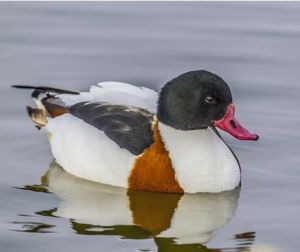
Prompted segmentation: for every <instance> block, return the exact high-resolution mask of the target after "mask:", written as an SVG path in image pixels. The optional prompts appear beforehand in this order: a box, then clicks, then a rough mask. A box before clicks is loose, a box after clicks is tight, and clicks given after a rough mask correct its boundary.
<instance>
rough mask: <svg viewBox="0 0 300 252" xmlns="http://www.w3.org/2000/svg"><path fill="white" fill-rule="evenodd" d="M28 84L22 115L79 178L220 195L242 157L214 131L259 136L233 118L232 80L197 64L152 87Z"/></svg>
mask: <svg viewBox="0 0 300 252" xmlns="http://www.w3.org/2000/svg"><path fill="white" fill-rule="evenodd" d="M13 87H15V88H23V89H33V91H32V94H31V96H32V98H33V100H34V102H35V103H36V107H35V108H32V107H29V106H27V113H28V115H29V117H30V118H31V119H32V121H33V122H34V123H35V124H36V127H37V128H38V129H41V130H42V131H43V132H46V133H47V134H48V139H49V142H50V146H51V151H52V154H53V156H54V159H55V160H56V162H57V163H58V164H59V165H60V166H61V167H63V169H64V170H65V171H67V172H68V173H70V174H72V175H74V176H77V177H80V178H82V179H86V180H90V181H94V182H98V183H102V184H106V185H111V186H116V187H123V188H128V189H132V190H142V191H152V192H164V193H198V192H208V193H218V192H222V191H228V190H233V189H234V188H236V187H237V186H239V185H240V182H241V168H240V164H239V161H238V159H237V157H236V155H235V154H234V152H233V151H232V149H231V148H230V147H229V146H228V144H226V142H225V141H224V140H223V138H222V136H221V135H220V133H219V132H218V130H217V128H218V129H221V130H223V131H225V132H227V133H229V134H230V135H232V136H233V137H235V138H237V139H239V140H258V135H256V134H253V133H251V132H249V131H248V130H247V129H246V128H244V127H243V126H242V125H241V124H240V123H239V121H238V120H237V119H236V118H235V116H234V114H235V106H234V104H233V101H232V100H233V99H232V94H231V90H230V87H229V85H228V84H227V83H226V82H225V81H224V80H223V79H222V78H221V77H220V76H218V75H216V74H214V73H212V72H209V71H206V70H195V71H189V72H186V73H183V74H181V75H179V76H177V77H176V78H174V79H172V80H170V81H168V82H167V83H166V84H165V85H164V86H163V87H162V88H161V90H160V92H156V91H154V90H152V89H149V88H146V87H142V86H135V85H131V84H128V83H123V82H116V81H107V82H101V83H98V84H97V85H93V86H91V88H90V90H89V92H77V91H70V90H63V89H58V88H53V87H47V86H30V85H15V86H13Z"/></svg>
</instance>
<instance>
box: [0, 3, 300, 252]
mask: <svg viewBox="0 0 300 252" xmlns="http://www.w3.org/2000/svg"><path fill="white" fill-rule="evenodd" d="M299 11H300V4H299V3H180V2H176V3H170V2H168V3H123V2H122V3H108V2H103V3H5V2H2V3H0V34H1V36H0V91H1V93H0V98H1V99H0V112H1V120H0V129H1V131H0V157H1V166H0V169H1V176H0V199H1V201H0V222H1V225H0V246H1V251H5V252H6V251H41V250H43V251H61V250H62V249H63V250H65V251H71V250H72V251H82V250H83V249H86V248H89V249H91V250H97V251H209V249H215V250H214V251H247V250H250V248H253V247H255V246H260V245H264V244H267V245H270V246H273V247H276V248H278V249H280V250H281V251H297V249H298V247H299V233H300V232H299V226H300V225H299V224H300V221H299V212H300V199H299V189H300V188H299V187H300V183H299V181H300V171H299V164H300V159H299V149H300V148H299V147H300V133H299V132H298V128H299V127H298V125H299V123H300V110H299V107H300V101H299V95H300V83H299V80H300V73H299V65H300V50H299V45H300V15H299ZM194 69H207V70H210V71H212V72H215V73H217V74H219V75H221V76H222V77H223V78H224V79H225V80H226V81H227V82H228V83H229V85H230V86H231V89H232V92H233V95H234V102H235V103H236V106H237V117H238V118H239V119H240V121H241V122H242V123H243V124H244V125H245V126H247V128H249V129H251V130H253V131H255V132H256V133H258V134H259V135H260V137H261V138H260V141H258V142H240V141H237V140H235V139H232V138H231V137H229V136H227V135H224V138H225V139H226V141H227V142H228V143H229V144H230V146H232V148H233V150H234V151H235V153H236V154H237V156H238V157H239V159H240V162H241V164H242V171H243V178H242V181H243V183H242V187H241V189H240V191H234V192H229V193H227V194H226V193H225V194H220V195H215V196H210V195H201V194H200V195H195V196H193V197H192V196H189V195H183V196H170V197H166V196H165V195H158V196H155V197H154V196H153V197H152V196H151V194H150V196H149V194H147V193H141V194H139V193H132V192H126V191H122V190H121V191H118V190H112V189H111V188H106V187H105V186H104V187H103V186H101V185H97V184H93V183H88V182H86V181H81V180H80V181H77V179H76V178H74V177H72V176H69V175H68V174H66V173H64V172H63V171H62V170H61V168H59V167H57V166H56V165H53V164H52V165H51V169H50V172H48V173H47V174H48V175H46V176H44V180H43V183H42V186H37V187H36V186H27V187H25V186H26V185H40V183H41V182H40V178H41V176H43V175H44V173H46V171H47V170H48V169H49V165H50V163H51V162H52V159H53V158H52V155H51V151H50V148H49V146H48V143H47V139H46V136H45V135H44V134H42V133H41V132H39V131H37V130H36V129H35V128H34V126H33V125H32V123H31V122H30V120H29V119H28V118H27V116H26V114H25V113H24V106H25V105H26V104H31V103H32V102H31V101H30V98H29V94H28V93H27V92H21V91H19V90H12V89H11V88H10V85H12V84H20V83H23V84H28V83H30V84H43V85H53V86H56V87H61V88H66V89H74V90H86V89H87V88H88V87H89V86H90V85H92V84H95V83H97V82H99V81H105V80H117V81H125V82H129V83H133V84H136V85H143V86H147V87H150V88H154V89H156V90H158V89H159V88H160V87H161V86H162V85H163V84H164V83H166V82H167V81H168V80H170V79H171V78H173V77H175V76H177V75H178V74H180V73H183V72H185V71H189V70H194ZM53 167H54V168H53ZM50 175H51V176H50ZM44 186H46V187H44ZM24 187H25V188H26V189H28V190H21V189H18V188H24ZM47 192H48V193H47ZM163 204H164V205H163ZM146 206H147V207H146ZM150 206H157V208H154V209H156V210H157V212H155V213H153V215H152V216H151V213H152V211H150V212H149V209H150V210H151V208H150ZM149 217H150V218H149ZM151 217H152V218H151ZM126 220H127V222H126ZM218 249H219V250H218Z"/></svg>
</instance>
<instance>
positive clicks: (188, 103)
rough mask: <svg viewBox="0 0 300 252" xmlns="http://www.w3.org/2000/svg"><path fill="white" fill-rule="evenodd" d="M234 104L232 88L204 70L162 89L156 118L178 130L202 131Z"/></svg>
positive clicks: (168, 84) (179, 79)
mask: <svg viewBox="0 0 300 252" xmlns="http://www.w3.org/2000/svg"><path fill="white" fill-rule="evenodd" d="M231 103H232V96H231V92H230V88H229V86H228V85H227V83H226V82H225V81H224V80H223V79H222V78H221V77H219V76H218V75H216V74H213V73H210V72H208V71H205V70H199V71H192V72H187V73H184V74H182V75H179V76H178V77H177V78H175V79H173V80H171V81H170V82H168V83H167V84H166V85H165V86H164V87H163V88H162V90H161V92H160V96H159V102H158V111H157V116H158V119H159V120H160V121H161V122H163V123H164V124H166V125H169V126H171V127H173V128H176V129H180V130H192V129H203V128H207V127H209V126H211V125H212V124H213V122H214V121H216V120H220V119H221V118H223V117H224V115H225V114H226V110H227V107H228V105H229V104H231Z"/></svg>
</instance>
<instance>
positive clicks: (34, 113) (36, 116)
mask: <svg viewBox="0 0 300 252" xmlns="http://www.w3.org/2000/svg"><path fill="white" fill-rule="evenodd" d="M26 111H27V113H28V115H29V117H30V118H31V120H32V121H33V122H34V123H35V124H36V126H37V127H38V128H41V127H43V126H45V125H46V124H47V122H48V120H47V114H46V112H45V110H43V109H38V108H31V107H29V106H27V107H26Z"/></svg>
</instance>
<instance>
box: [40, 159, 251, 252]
mask: <svg viewBox="0 0 300 252" xmlns="http://www.w3.org/2000/svg"><path fill="white" fill-rule="evenodd" d="M42 186H45V187H47V189H48V191H49V192H54V193H55V194H56V195H57V196H58V197H59V198H60V199H61V202H60V205H59V206H58V207H57V208H53V209H50V210H45V211H40V212H37V214H39V215H45V216H57V217H63V218H68V219H70V222H71V227H72V229H73V230H74V231H75V232H76V233H78V234H85V235H116V236H120V237H122V238H125V239H149V238H153V239H154V241H155V243H156V245H157V247H158V251H223V250H219V249H208V248H207V247H205V245H204V244H206V243H207V242H208V241H210V240H211V239H212V238H213V236H214V233H215V232H216V231H217V230H218V229H220V228H222V227H223V226H224V225H225V224H226V223H227V222H228V221H229V220H230V219H231V218H232V217H233V216H234V214H235V211H236V208H237V203H238V197H239V192H240V189H239V188H237V189H235V190H233V191H228V192H222V193H215V194H209V193H201V194H200V193H199V194H166V193H153V192H143V191H132V190H126V189H123V188H117V187H111V186H107V185H103V184H99V183H94V182H90V181H86V180H83V179H80V178H77V177H75V176H73V175H71V174H69V173H66V172H65V171H64V170H63V169H62V168H61V167H60V166H59V165H58V164H56V163H55V162H52V163H51V164H50V168H49V170H48V171H47V173H46V174H45V175H44V176H43V177H42ZM254 238H255V233H246V234H239V235H236V237H235V239H236V240H239V241H240V243H239V245H238V248H237V249H235V250H233V251H247V250H240V249H245V248H249V247H250V246H251V244H252V243H253V240H254ZM243 244H246V246H243ZM224 251H225V250H224ZM226 251H228V250H226Z"/></svg>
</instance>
